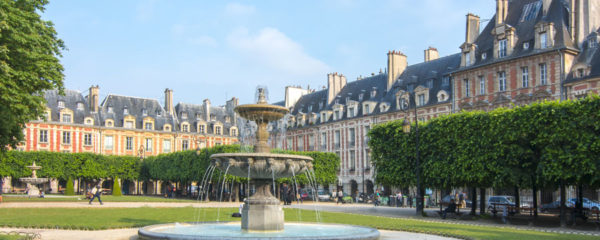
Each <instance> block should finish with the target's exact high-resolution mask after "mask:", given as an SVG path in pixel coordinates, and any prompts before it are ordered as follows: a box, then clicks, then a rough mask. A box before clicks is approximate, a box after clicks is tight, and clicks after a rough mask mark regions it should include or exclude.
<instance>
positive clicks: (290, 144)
mask: <svg viewBox="0 0 600 240" xmlns="http://www.w3.org/2000/svg"><path fill="white" fill-rule="evenodd" d="M286 143H287V148H286V149H287V150H292V146H293V142H292V138H291V137H288V138H287V141H286Z"/></svg>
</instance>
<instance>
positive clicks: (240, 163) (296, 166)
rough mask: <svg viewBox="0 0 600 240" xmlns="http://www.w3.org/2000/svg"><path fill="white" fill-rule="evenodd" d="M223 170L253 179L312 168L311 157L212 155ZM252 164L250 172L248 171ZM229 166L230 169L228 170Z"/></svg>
mask: <svg viewBox="0 0 600 240" xmlns="http://www.w3.org/2000/svg"><path fill="white" fill-rule="evenodd" d="M210 159H211V163H212V164H214V165H215V166H216V167H217V168H219V169H220V170H221V171H223V172H225V171H227V174H231V175H235V176H238V177H248V174H250V176H249V177H250V178H252V179H273V178H275V179H278V178H288V177H293V176H294V175H296V176H297V175H300V174H304V172H306V171H307V170H309V169H312V167H313V165H312V161H313V159H312V158H311V157H307V156H300V155H291V154H273V153H219V154H213V155H211V156H210ZM248 166H250V172H248ZM227 168H229V170H227Z"/></svg>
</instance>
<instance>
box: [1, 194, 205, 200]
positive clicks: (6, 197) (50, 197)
mask: <svg viewBox="0 0 600 240" xmlns="http://www.w3.org/2000/svg"><path fill="white" fill-rule="evenodd" d="M3 201H4V202H84V201H89V200H88V199H86V198H85V196H83V195H76V196H64V195H47V196H46V198H28V197H27V196H25V195H20V196H19V195H6V194H5V195H3ZM94 201H95V202H98V200H94ZM102 201H103V202H196V200H192V199H175V198H164V197H160V196H156V197H154V196H132V195H126V196H120V197H114V196H112V195H102Z"/></svg>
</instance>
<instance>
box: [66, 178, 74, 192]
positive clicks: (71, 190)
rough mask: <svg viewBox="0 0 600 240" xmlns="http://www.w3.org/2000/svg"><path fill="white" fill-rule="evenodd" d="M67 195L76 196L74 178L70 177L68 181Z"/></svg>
mask: <svg viewBox="0 0 600 240" xmlns="http://www.w3.org/2000/svg"><path fill="white" fill-rule="evenodd" d="M65 195H67V196H73V195H75V187H74V186H73V178H71V177H69V179H67V189H65Z"/></svg>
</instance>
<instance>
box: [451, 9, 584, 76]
mask: <svg viewBox="0 0 600 240" xmlns="http://www.w3.org/2000/svg"><path fill="white" fill-rule="evenodd" d="M542 5H543V4H542V1H541V0H521V1H510V3H509V5H508V14H507V16H506V20H505V21H504V22H505V23H506V24H508V25H509V26H511V27H514V28H515V35H516V37H517V42H516V44H515V47H514V50H513V52H512V54H511V55H508V56H506V57H503V58H494V38H495V36H494V35H493V34H492V32H493V30H494V28H495V27H496V21H495V19H496V17H497V16H496V15H494V17H493V18H492V19H491V20H490V21H489V22H488V24H487V25H486V27H485V28H484V29H483V31H481V33H480V34H479V37H478V38H477V40H475V42H474V44H475V45H476V46H477V48H476V51H475V59H476V60H475V63H474V64H473V65H471V66H469V67H465V68H462V69H460V70H464V69H471V68H476V67H479V66H481V65H486V64H491V63H495V62H500V61H505V60H508V59H513V58H518V57H523V56H527V55H532V54H537V53H542V52H549V51H556V49H564V48H569V49H573V50H577V46H576V44H575V43H574V42H573V40H572V39H571V37H570V34H569V9H568V6H567V5H566V2H564V1H562V0H559V1H552V3H551V4H550V7H549V8H548V13H547V14H545V15H544V13H543V6H542ZM538 23H553V24H554V28H555V29H556V35H555V37H554V46H552V47H550V48H545V49H535V47H534V46H535V25H536V24H538ZM526 42H527V43H529V48H528V49H524V47H523V43H526ZM483 53H485V54H486V58H485V59H483V58H482V54H483Z"/></svg>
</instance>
